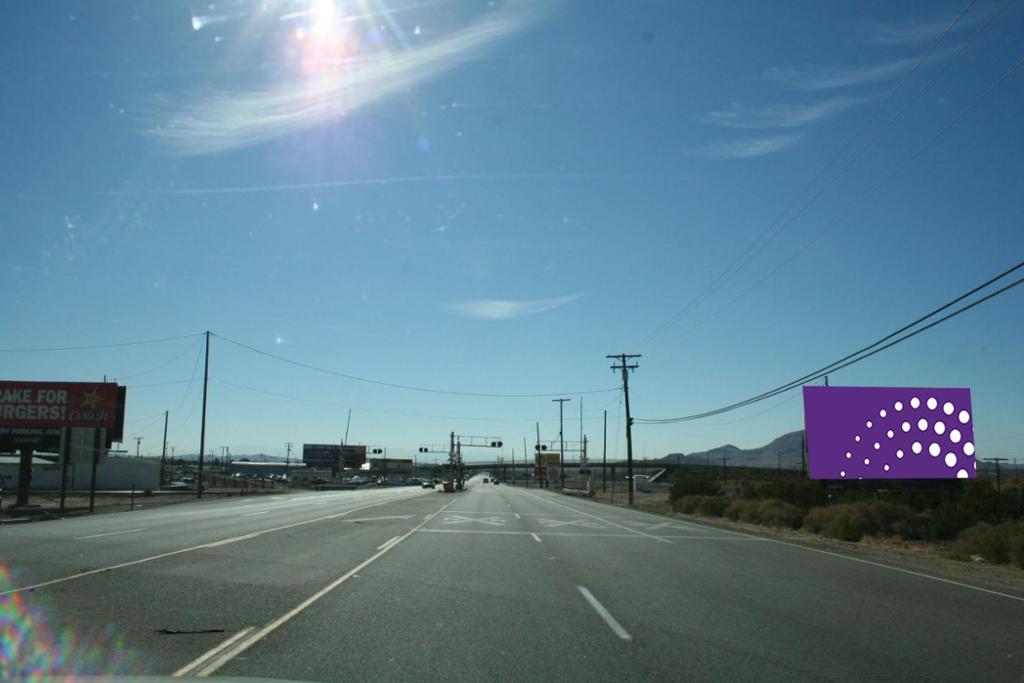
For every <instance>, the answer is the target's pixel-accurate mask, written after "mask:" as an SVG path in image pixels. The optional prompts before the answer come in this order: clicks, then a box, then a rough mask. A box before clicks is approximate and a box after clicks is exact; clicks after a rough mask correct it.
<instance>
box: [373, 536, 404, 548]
mask: <svg viewBox="0 0 1024 683" xmlns="http://www.w3.org/2000/svg"><path fill="white" fill-rule="evenodd" d="M399 538H401V536H392V537H391V539H390V540H387V541H384V542H383V543H381V544H380V545H379V546H377V550H384V548H387V547H388V546H389V545H391V544H392V543H394V542H395V541H397V540H398V539H399Z"/></svg>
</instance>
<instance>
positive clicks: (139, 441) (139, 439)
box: [135, 436, 142, 458]
mask: <svg viewBox="0 0 1024 683" xmlns="http://www.w3.org/2000/svg"><path fill="white" fill-rule="evenodd" d="M141 445H142V437H141V436H136V437H135V457H136V458H137V457H139V447H140V446H141Z"/></svg>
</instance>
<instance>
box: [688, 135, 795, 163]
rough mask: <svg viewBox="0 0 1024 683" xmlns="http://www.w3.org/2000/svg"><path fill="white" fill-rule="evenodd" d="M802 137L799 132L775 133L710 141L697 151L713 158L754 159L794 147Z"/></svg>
mask: <svg viewBox="0 0 1024 683" xmlns="http://www.w3.org/2000/svg"><path fill="white" fill-rule="evenodd" d="M801 137H802V136H801V135H799V134H792V135H773V136H771V137H762V138H743V139H741V140H728V141H725V142H709V143H708V144H706V145H702V146H701V147H700V148H698V150H697V153H698V154H700V155H701V156H706V157H709V158H711V159H753V158H754V157H763V156H765V155H767V154H775V153H776V152H781V151H782V150H784V149H786V148H788V147H792V146H793V145H795V144H796V143H797V142H799V141H800V138H801Z"/></svg>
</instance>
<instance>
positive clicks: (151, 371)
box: [116, 337, 202, 380]
mask: <svg viewBox="0 0 1024 683" xmlns="http://www.w3.org/2000/svg"><path fill="white" fill-rule="evenodd" d="M201 340H202V337H196V339H195V341H193V342H192V343H191V344H189V345H188V346H187V347H185V349H184V350H183V351H182V352H181V353H179V354H176V355H175V356H174V357H173V358H171V359H170V360H169V361H166V362H164V363H161V364H160V365H158V366H156V367H155V368H151V369H149V370H144V371H143V372H136V373H135V374H133V375H119V376H117V377H116V379H117V380H126V379H135V378H136V377H142V376H143V375H149V374H151V373H154V372H156V371H157V370H162V369H164V368H166V367H167V366H168V365H170V364H171V363H173V362H175V361H176V360H178V359H179V358H181V357H182V356H184V355H185V354H186V353H188V352H189V351H191V350H192V349H194V348H195V347H196V346H197V345H198V344H199V342H200V341H201Z"/></svg>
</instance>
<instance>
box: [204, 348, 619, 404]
mask: <svg viewBox="0 0 1024 683" xmlns="http://www.w3.org/2000/svg"><path fill="white" fill-rule="evenodd" d="M211 334H212V333H211ZM213 336H215V337H217V338H218V339H223V340H224V341H226V342H228V343H229V344H234V345H235V346H238V347H240V348H243V349H246V350H248V351H251V352H253V353H256V354H259V355H261V356H266V357H267V358H272V359H274V360H277V361H279V362H282V363H287V364H289V365H294V366H296V367H300V368H305V369H306V370H312V371H314V372H319V373H322V374H325V375H331V376H334V377H341V378H343V379H347V380H351V381H353V382H362V383H365V384H374V385H377V386H384V387H390V388H392V389H404V390H406V391H419V392H423V393H429V394H445V395H449V396H472V397H476V398H550V397H553V396H566V395H570V394H603V393H607V392H610V391H618V387H611V388H608V389H588V390H586V391H561V392H557V393H538V394H499V393H486V392H475V391H454V390H447V389H435V388H430V387H420V386H413V385H409V384H399V383H397V382H385V381H382V380H376V379H369V378H367V377H360V376H357V375H352V374H349V373H346V372H340V371H338V370H331V369H329V368H324V367H320V366H317V365H312V364H310V363H304V362H302V361H297V360H293V359H291V358H285V357H284V356H279V355H277V354H274V353H270V352H269V351H264V350H262V349H258V348H256V347H254V346H249V345H248V344H243V343H242V342H240V341H236V340H234V339H231V338H229V337H225V336H223V335H219V334H213Z"/></svg>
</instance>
